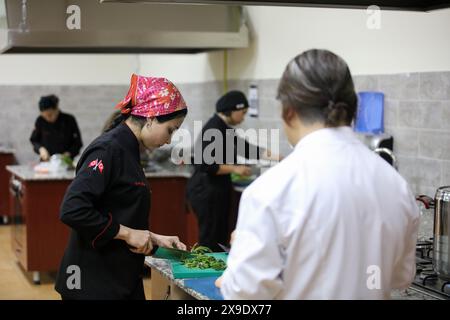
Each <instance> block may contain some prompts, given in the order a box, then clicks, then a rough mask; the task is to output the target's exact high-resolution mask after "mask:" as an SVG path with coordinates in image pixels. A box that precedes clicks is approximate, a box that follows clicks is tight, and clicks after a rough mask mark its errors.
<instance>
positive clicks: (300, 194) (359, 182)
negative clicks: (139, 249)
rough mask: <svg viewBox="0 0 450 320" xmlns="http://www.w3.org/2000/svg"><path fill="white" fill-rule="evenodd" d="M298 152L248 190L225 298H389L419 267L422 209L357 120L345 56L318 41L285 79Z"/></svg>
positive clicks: (286, 110)
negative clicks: (357, 129) (364, 138)
mask: <svg viewBox="0 0 450 320" xmlns="http://www.w3.org/2000/svg"><path fill="white" fill-rule="evenodd" d="M278 100H279V101H280V102H281V106H282V119H283V123H284V130H285V132H286V136H287V138H288V140H289V143H290V144H291V145H293V146H294V149H293V152H292V153H291V154H290V155H289V156H288V157H286V158H285V159H284V160H283V161H282V162H281V163H280V164H278V165H276V166H275V167H273V168H271V169H270V170H268V171H267V172H265V173H264V174H263V175H262V176H261V177H260V178H259V179H257V180H256V181H255V182H254V183H252V184H251V185H250V186H249V187H248V188H247V189H246V190H245V192H244V193H243V195H242V198H241V202H240V208H239V217H238V223H237V226H236V230H235V239H234V241H233V245H232V248H231V252H230V255H229V259H228V268H227V269H226V270H225V272H224V274H223V276H222V277H221V278H219V279H218V281H217V282H216V284H217V286H219V287H220V290H221V292H222V294H223V296H224V298H225V299H388V298H390V292H391V290H392V289H394V288H406V287H408V286H409V284H410V283H411V281H412V280H413V278H414V275H415V245H416V239H417V228H418V219H419V209H418V207H417V205H416V202H415V199H414V196H413V194H412V193H411V191H410V188H409V186H408V184H407V182H406V181H405V180H404V179H403V178H402V177H401V176H400V175H399V174H398V173H397V171H396V170H395V169H394V168H393V167H391V166H390V165H389V164H388V163H387V162H386V161H384V160H383V159H382V158H381V157H379V156H378V155H377V154H375V153H374V152H372V151H370V150H369V149H368V148H367V147H366V146H365V145H363V144H362V143H361V142H360V141H359V140H358V138H357V137H356V136H355V134H354V133H353V131H352V128H351V127H350V125H351V123H352V120H353V118H354V116H355V112H356V108H357V96H356V93H355V89H354V85H353V80H352V76H351V73H350V70H349V68H348V66H347V64H346V63H345V61H344V60H343V59H342V58H340V57H339V56H337V55H335V54H333V53H332V52H330V51H327V50H309V51H306V52H303V53H302V54H300V55H298V56H296V57H295V58H294V59H292V60H291V61H290V62H289V64H288V65H287V67H286V69H285V71H284V73H283V76H282V78H281V81H280V83H279V87H278Z"/></svg>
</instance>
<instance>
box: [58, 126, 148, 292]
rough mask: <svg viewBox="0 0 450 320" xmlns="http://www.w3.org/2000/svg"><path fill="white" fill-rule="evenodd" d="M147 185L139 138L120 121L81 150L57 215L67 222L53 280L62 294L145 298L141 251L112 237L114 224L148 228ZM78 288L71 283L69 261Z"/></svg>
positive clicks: (141, 228)
mask: <svg viewBox="0 0 450 320" xmlns="http://www.w3.org/2000/svg"><path fill="white" fill-rule="evenodd" d="M149 210H150V190H149V186H148V183H147V179H146V178H145V175H144V171H143V169H142V167H141V166H140V159H139V144H138V141H137V139H136V136H135V135H134V134H133V132H132V131H131V129H130V128H129V127H128V126H127V125H126V124H125V123H122V124H120V125H118V126H117V127H116V128H114V129H112V130H111V131H108V132H106V133H104V134H103V135H101V136H100V137H98V138H97V139H96V140H94V142H92V144H91V145H90V146H89V147H88V148H87V149H86V150H85V151H84V153H83V155H82V156H81V158H80V161H79V162H78V166H77V175H76V178H75V179H74V181H73V182H72V183H71V184H70V186H69V188H68V189H67V192H66V195H65V197H64V200H63V203H62V206H61V213H60V218H61V220H62V222H64V223H65V224H67V225H68V226H70V227H71V228H72V230H71V235H70V239H69V243H68V246H67V248H66V251H65V254H64V257H63V259H62V262H61V266H60V269H59V272H58V277H57V281H56V290H57V291H58V292H59V293H60V294H61V295H62V297H63V299H145V295H144V289H143V283H142V275H143V271H144V255H142V254H136V253H133V252H131V251H130V249H129V247H128V245H127V243H126V242H125V241H123V240H118V239H114V237H115V236H116V235H117V233H118V231H119V224H122V225H124V226H127V227H130V228H133V229H139V230H148V228H149V226H148V221H149ZM71 266H76V267H79V270H80V274H81V281H80V284H81V286H80V288H76V287H75V288H74V286H73V285H70V288H69V286H68V284H67V283H68V282H69V283H72V284H73V283H74V278H73V277H72V278H70V277H71V276H73V275H74V272H73V270H74V269H73V267H71Z"/></svg>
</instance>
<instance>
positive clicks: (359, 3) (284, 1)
mask: <svg viewBox="0 0 450 320" xmlns="http://www.w3.org/2000/svg"><path fill="white" fill-rule="evenodd" d="M100 1H102V2H133V3H202V4H229V5H264V6H297V7H318V8H352V9H366V8H367V7H369V6H371V5H377V6H378V7H380V8H381V9H383V10H407V11H430V10H435V9H443V8H450V1H449V0H396V1H392V0H100Z"/></svg>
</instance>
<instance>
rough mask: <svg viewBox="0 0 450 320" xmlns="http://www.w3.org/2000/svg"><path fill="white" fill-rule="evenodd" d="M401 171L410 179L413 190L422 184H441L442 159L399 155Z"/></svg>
mask: <svg viewBox="0 0 450 320" xmlns="http://www.w3.org/2000/svg"><path fill="white" fill-rule="evenodd" d="M398 163H399V173H400V174H401V175H402V176H403V177H404V178H405V179H406V181H408V183H409V184H410V186H411V189H412V190H413V192H417V190H419V189H420V187H422V186H430V187H433V186H439V184H440V182H441V161H439V160H433V159H421V158H415V157H402V156H399V157H398Z"/></svg>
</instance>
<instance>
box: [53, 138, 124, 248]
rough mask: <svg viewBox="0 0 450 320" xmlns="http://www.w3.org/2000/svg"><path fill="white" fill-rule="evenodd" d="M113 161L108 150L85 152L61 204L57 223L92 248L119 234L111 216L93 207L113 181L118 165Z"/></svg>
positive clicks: (98, 148)
mask: <svg viewBox="0 0 450 320" xmlns="http://www.w3.org/2000/svg"><path fill="white" fill-rule="evenodd" d="M117 159H118V157H114V156H113V150H112V148H111V147H95V148H92V149H91V150H89V151H88V152H87V153H86V154H85V155H83V159H80V161H82V163H81V165H79V166H78V170H77V175H76V177H75V179H74V180H73V182H72V183H71V184H70V186H69V187H68V189H67V191H66V194H65V196H64V200H63V203H62V205H61V212H60V219H61V221H62V222H63V223H65V224H67V225H68V226H70V227H71V228H72V229H74V230H75V231H77V232H78V233H79V234H80V235H81V237H82V238H84V239H86V241H88V242H89V243H90V244H91V245H92V247H93V248H99V247H102V246H104V245H106V244H107V243H108V242H109V241H111V240H112V239H114V237H115V236H116V235H117V233H118V232H119V228H120V225H119V224H118V223H117V222H116V221H115V220H114V219H113V215H112V213H111V212H102V211H101V208H98V207H97V206H96V205H95V204H96V203H99V201H100V199H101V198H102V196H103V195H104V193H106V192H107V190H108V186H109V184H110V183H112V182H113V180H114V176H113V175H114V173H116V172H117V171H118V165H119V164H118V161H119V160H117Z"/></svg>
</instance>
